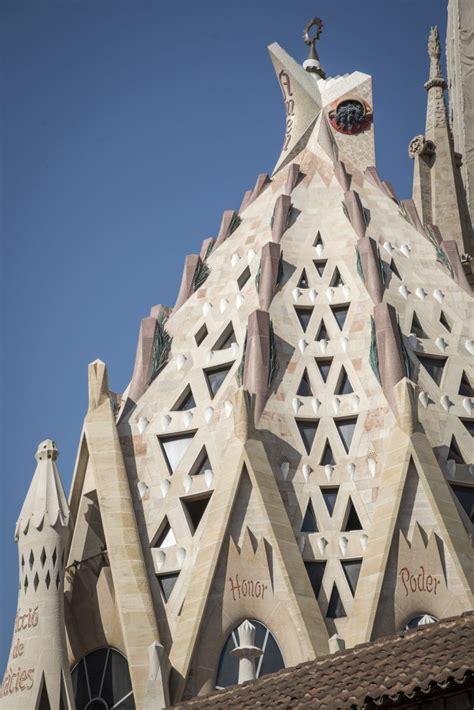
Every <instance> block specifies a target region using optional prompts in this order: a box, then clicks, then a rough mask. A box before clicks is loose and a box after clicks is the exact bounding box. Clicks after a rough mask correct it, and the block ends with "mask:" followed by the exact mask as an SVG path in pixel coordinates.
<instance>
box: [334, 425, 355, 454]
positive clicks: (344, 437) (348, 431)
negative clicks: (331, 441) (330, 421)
mask: <svg viewBox="0 0 474 710" xmlns="http://www.w3.org/2000/svg"><path fill="white" fill-rule="evenodd" d="M334 423H335V425H336V429H337V431H338V432H339V436H340V437H341V441H342V443H343V445H344V448H345V450H346V452H347V453H349V449H350V448H351V443H352V437H353V436H354V431H355V428H356V424H357V417H346V418H344V419H335V420H334Z"/></svg>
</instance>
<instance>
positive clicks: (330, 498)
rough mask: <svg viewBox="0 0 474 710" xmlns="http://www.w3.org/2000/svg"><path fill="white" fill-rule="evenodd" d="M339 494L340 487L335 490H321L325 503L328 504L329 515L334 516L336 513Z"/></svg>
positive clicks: (334, 488) (335, 487)
mask: <svg viewBox="0 0 474 710" xmlns="http://www.w3.org/2000/svg"><path fill="white" fill-rule="evenodd" d="M338 492H339V488H338V486H334V487H333V488H321V493H322V495H323V499H324V502H325V503H326V508H327V509H328V513H329V515H332V514H333V512H334V508H335V506H336V500H337V494H338Z"/></svg>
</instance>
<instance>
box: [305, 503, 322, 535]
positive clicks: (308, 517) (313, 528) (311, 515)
mask: <svg viewBox="0 0 474 710" xmlns="http://www.w3.org/2000/svg"><path fill="white" fill-rule="evenodd" d="M301 532H304V533H315V532H318V524H317V522H316V514H315V512H314V508H313V504H312V503H311V500H310V501H308V506H307V508H306V513H305V514H304V518H303V523H302V525H301Z"/></svg>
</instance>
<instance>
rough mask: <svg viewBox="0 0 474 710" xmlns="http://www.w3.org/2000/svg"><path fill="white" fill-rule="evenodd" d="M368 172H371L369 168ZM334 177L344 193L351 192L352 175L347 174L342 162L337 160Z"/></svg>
mask: <svg viewBox="0 0 474 710" xmlns="http://www.w3.org/2000/svg"><path fill="white" fill-rule="evenodd" d="M367 170H369V168H367ZM334 175H335V176H336V178H337V181H338V183H339V185H340V186H341V187H342V189H343V190H344V192H347V190H350V187H351V180H352V177H351V175H350V173H348V172H347V170H346V166H345V165H344V163H343V162H342V161H341V160H336V162H335V163H334Z"/></svg>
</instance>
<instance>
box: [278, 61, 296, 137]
mask: <svg viewBox="0 0 474 710" xmlns="http://www.w3.org/2000/svg"><path fill="white" fill-rule="evenodd" d="M278 80H279V82H280V88H281V91H282V94H283V101H284V102H285V114H286V121H285V139H284V141H283V150H288V146H289V144H290V141H291V132H292V130H293V116H294V115H295V101H294V99H292V98H291V97H292V96H293V92H292V90H291V83H290V77H289V76H288V74H287V73H286V71H284V70H283V69H282V70H281V72H280V73H279V75H278Z"/></svg>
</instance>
